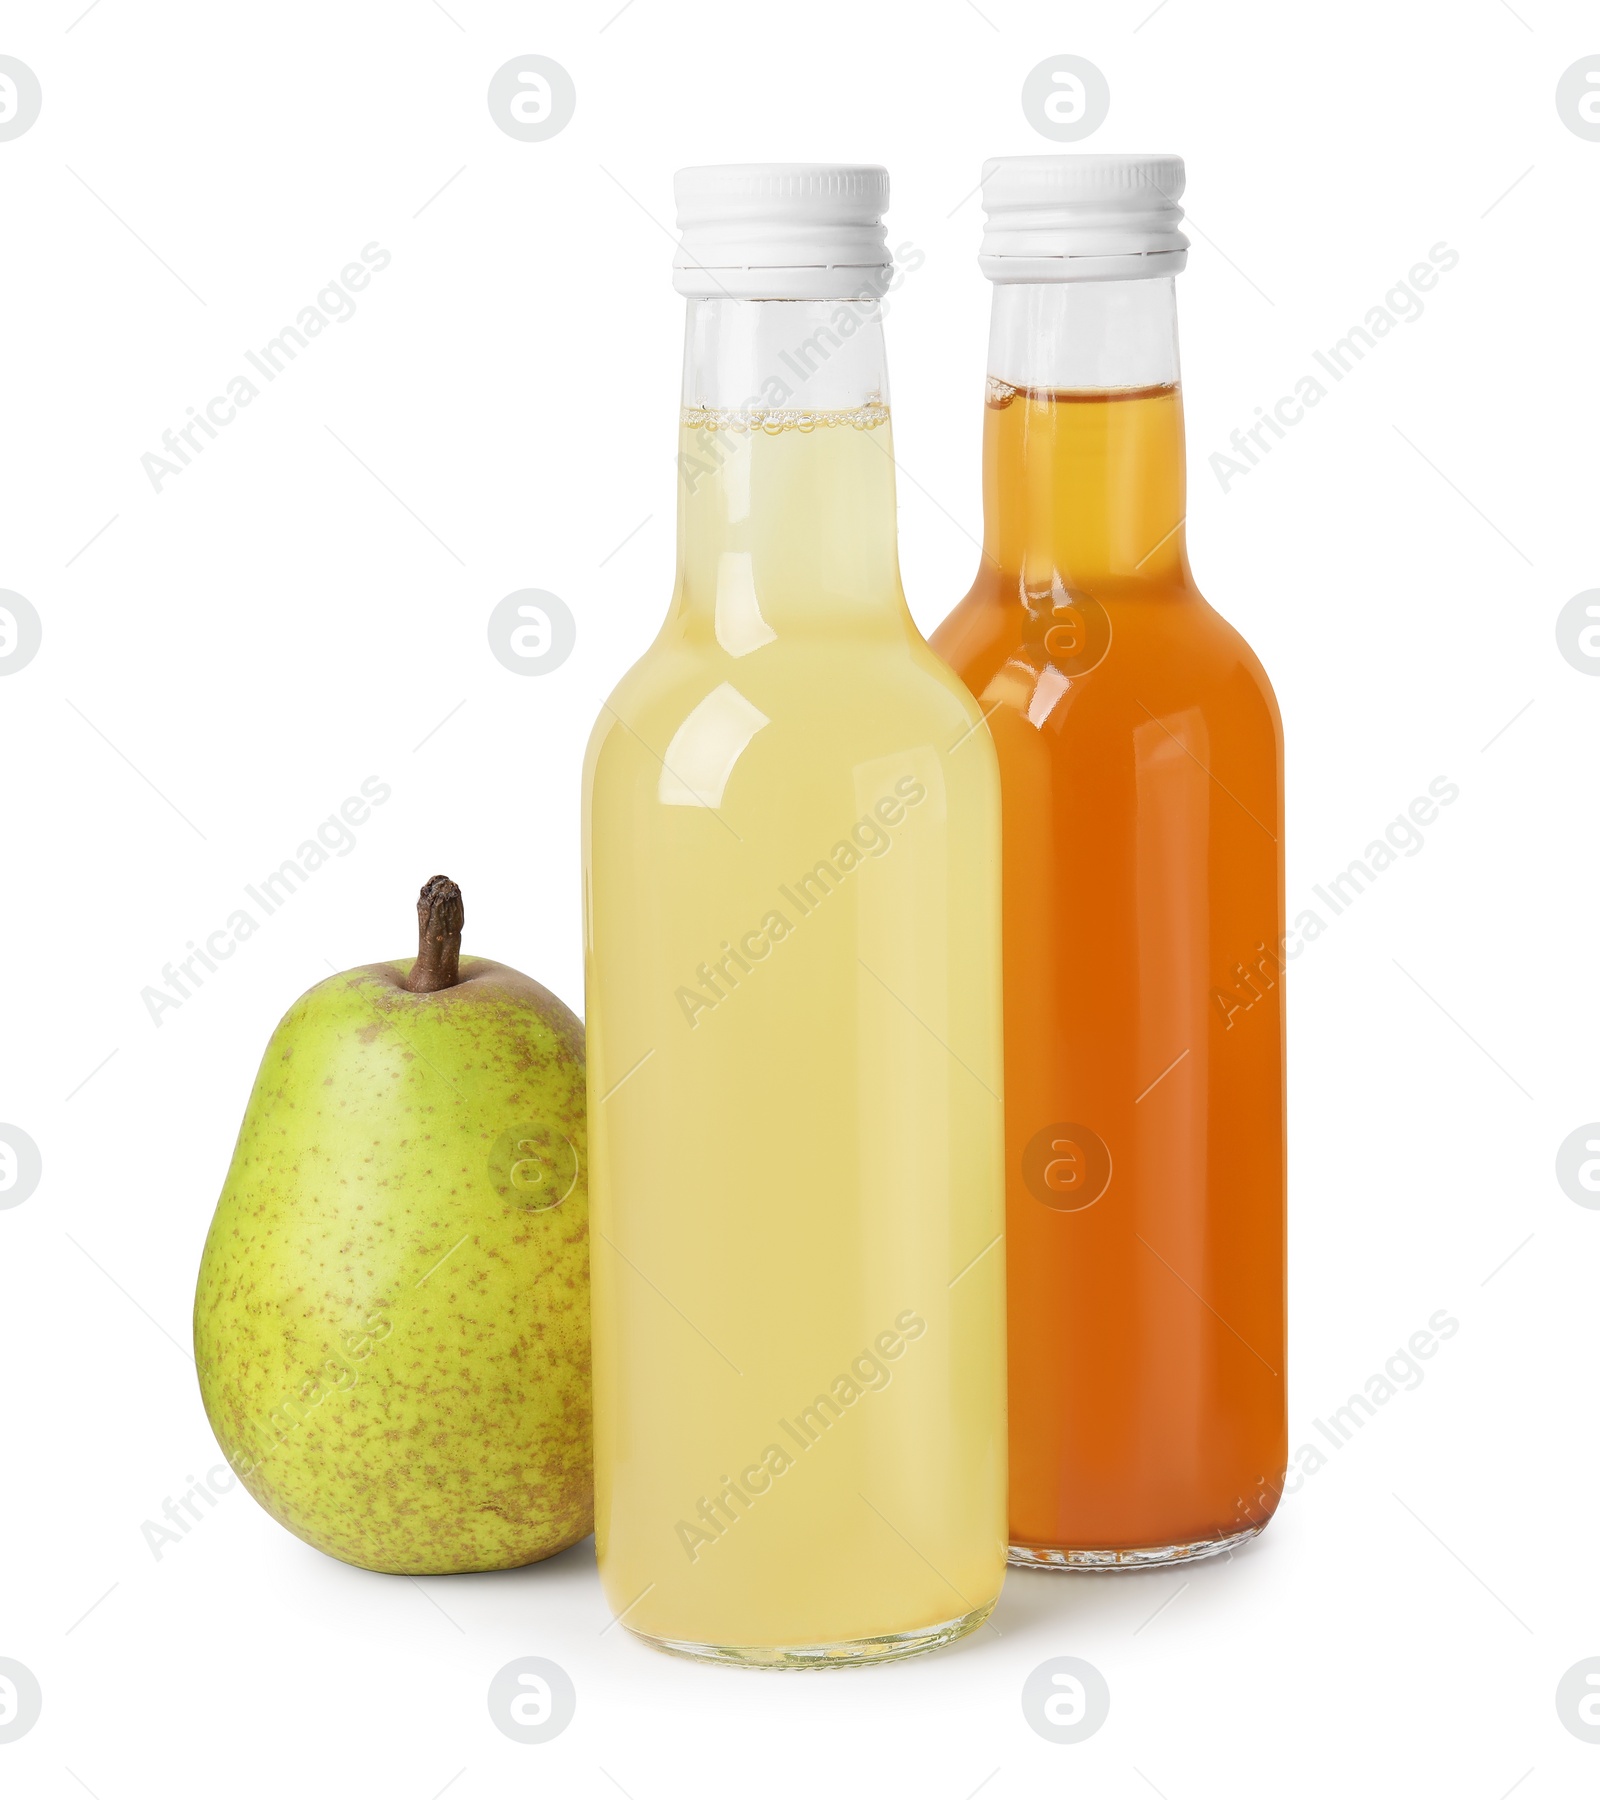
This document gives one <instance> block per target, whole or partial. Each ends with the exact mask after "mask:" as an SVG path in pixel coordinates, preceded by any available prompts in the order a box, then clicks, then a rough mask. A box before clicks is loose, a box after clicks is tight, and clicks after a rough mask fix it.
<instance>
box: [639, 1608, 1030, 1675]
mask: <svg viewBox="0 0 1600 1800" xmlns="http://www.w3.org/2000/svg"><path fill="white" fill-rule="evenodd" d="M998 1598H999V1596H998V1595H996V1597H995V1599H996V1600H998ZM994 1609H995V1600H991V1601H989V1602H988V1604H987V1605H985V1606H979V1607H976V1608H974V1610H973V1611H972V1612H969V1613H963V1614H962V1615H961V1616H960V1617H959V1618H956V1619H946V1620H945V1621H944V1622H943V1623H942V1624H939V1625H927V1626H924V1627H923V1628H922V1629H921V1630H920V1631H896V1632H890V1633H889V1634H888V1635H887V1636H884V1637H866V1638H849V1639H846V1640H844V1641H843V1642H840V1643H835V1644H694V1643H687V1642H684V1641H683V1640H681V1639H679V1638H664V1637H654V1636H652V1635H651V1634H650V1633H649V1632H647V1631H636V1630H634V1628H633V1627H632V1626H631V1625H626V1624H625V1625H624V1629H625V1630H627V1631H628V1632H630V1633H631V1634H632V1635H633V1636H634V1637H636V1638H638V1640H639V1641H640V1643H642V1644H650V1645H652V1646H653V1647H654V1648H655V1649H657V1650H665V1651H666V1652H667V1654H668V1655H669V1656H683V1657H687V1658H688V1659H689V1660H690V1661H691V1662H703V1663H721V1664H722V1665H723V1666H724V1667H726V1668H736V1669H859V1668H864V1667H866V1666H868V1665H869V1664H872V1663H885V1662H899V1661H901V1660H902V1659H903V1658H905V1657H907V1656H921V1655H923V1654H924V1653H925V1652H926V1651H929V1650H937V1649H938V1648H939V1647H940V1645H942V1644H953V1643H954V1642H955V1640H956V1639H957V1638H963V1637H965V1636H966V1635H967V1633H968V1632H969V1631H976V1630H977V1628H978V1627H979V1626H980V1625H981V1624H982V1623H983V1622H984V1620H985V1619H987V1618H988V1616H989V1615H990V1613H992V1612H993V1611H994Z"/></svg>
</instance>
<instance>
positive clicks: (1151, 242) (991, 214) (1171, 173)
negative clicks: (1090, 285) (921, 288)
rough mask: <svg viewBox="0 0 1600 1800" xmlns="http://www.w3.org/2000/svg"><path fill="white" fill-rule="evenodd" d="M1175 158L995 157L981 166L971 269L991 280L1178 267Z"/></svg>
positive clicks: (1183, 254) (1123, 274) (1121, 274)
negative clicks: (980, 219)
mask: <svg viewBox="0 0 1600 1800" xmlns="http://www.w3.org/2000/svg"><path fill="white" fill-rule="evenodd" d="M1182 192H1183V158H1182V157H1181V156H998V157H994V158H992V159H991V160H990V161H988V162H986V163H985V164H984V165H983V209H984V213H985V216H986V220H987V223H986V225H985V229H984V233H983V244H982V246H981V248H980V249H979V252H978V267H979V268H980V269H982V270H983V272H984V274H985V275H987V276H988V277H989V279H990V280H991V281H1136V280H1139V279H1140V278H1141V277H1144V276H1150V275H1176V274H1177V273H1178V272H1179V271H1180V270H1181V269H1182V268H1183V265H1184V263H1185V261H1186V260H1187V258H1188V254H1189V240H1188V239H1187V238H1186V237H1185V236H1184V235H1183V233H1182V232H1181V231H1180V230H1179V229H1178V225H1179V222H1180V221H1181V220H1182V218H1183V208H1182V207H1181V206H1179V204H1178V197H1179V195H1180V194H1182Z"/></svg>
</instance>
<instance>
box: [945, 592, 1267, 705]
mask: <svg viewBox="0 0 1600 1800" xmlns="http://www.w3.org/2000/svg"><path fill="white" fill-rule="evenodd" d="M931 642H932V644H933V646H934V648H935V650H936V651H938V652H939V653H940V654H941V655H943V656H945V657H946V658H948V660H949V661H950V663H951V665H952V667H953V668H954V669H955V670H956V672H957V673H958V674H959V675H960V676H961V678H962V680H963V681H964V682H965V683H966V685H967V686H968V688H969V689H970V690H971V691H972V692H973V694H974V695H975V696H976V697H977V699H978V701H979V703H980V705H982V706H983V707H984V708H985V710H987V708H988V707H989V706H990V705H992V704H995V703H999V704H1002V705H1008V706H1011V707H1013V708H1014V709H1016V710H1019V711H1023V712H1027V713H1030V714H1034V713H1037V711H1038V710H1039V708H1038V702H1039V700H1040V699H1041V698H1048V700H1049V701H1050V703H1051V704H1050V709H1049V710H1051V711H1052V712H1054V711H1055V710H1056V705H1055V702H1056V700H1057V698H1058V697H1060V696H1063V695H1064V694H1070V695H1071V696H1072V698H1073V700H1074V703H1075V704H1074V707H1073V709H1072V710H1074V711H1077V710H1079V709H1080V708H1081V710H1082V712H1083V713H1084V714H1087V715H1096V714H1099V713H1100V712H1101V709H1102V707H1103V706H1106V705H1109V706H1112V707H1115V708H1116V709H1117V710H1126V709H1127V707H1128V706H1130V705H1132V703H1133V702H1135V701H1138V702H1141V703H1142V707H1143V709H1145V710H1158V711H1166V710H1172V709H1178V708H1183V709H1198V710H1199V711H1200V712H1202V713H1205V712H1208V711H1210V710H1212V709H1220V710H1224V711H1226V713H1227V714H1228V715H1229V716H1231V717H1235V718H1238V717H1240V716H1241V715H1249V714H1253V715H1255V716H1256V717H1257V719H1258V720H1259V723H1260V724H1261V725H1262V726H1263V727H1264V728H1267V729H1270V731H1271V732H1272V733H1273V734H1274V735H1275V736H1277V737H1279V738H1280V739H1281V732H1282V722H1281V718H1280V715H1279V711H1278V702H1277V696H1276V694H1275V693H1274V691H1273V687H1272V683H1271V680H1270V678H1269V677H1268V675H1267V672H1266V669H1265V668H1264V667H1263V665H1262V663H1261V659H1260V658H1259V657H1258V656H1257V655H1256V653H1255V651H1254V650H1253V649H1252V648H1251V646H1250V644H1249V642H1248V641H1247V640H1246V639H1245V637H1244V635H1243V633H1242V632H1240V631H1239V630H1238V628H1237V627H1236V626H1234V625H1232V624H1231V623H1230V622H1229V621H1228V620H1227V619H1226V618H1225V617H1224V616H1223V615H1222V614H1221V613H1220V612H1219V611H1218V610H1217V609H1216V607H1214V606H1213V605H1212V604H1211V602H1210V601H1209V600H1207V599H1206V598H1205V597H1204V596H1203V595H1202V594H1201V593H1200V592H1199V590H1198V589H1196V588H1194V587H1193V586H1186V587H1184V588H1181V589H1153V588H1150V589H1144V590H1140V589H1138V588H1133V589H1131V590H1128V591H1124V592H1120V593H1114V592H1106V593H1104V595H1103V597H1089V596H1078V597H1075V600H1074V602H1073V604H1072V605H1070V606H1064V607H1060V608H1058V609H1056V610H1055V611H1053V612H1050V613H1043V614H1040V613H1032V614H1030V612H1029V611H1028V609H1026V608H1025V607H1024V606H1023V605H1022V604H1021V603H1020V602H1019V601H1018V600H1016V599H1015V598H1000V597H997V596H996V594H995V593H994V592H993V591H992V588H990V587H989V586H988V585H987V584H985V583H984V582H983V581H982V580H980V582H979V583H978V584H977V585H975V586H974V588H973V589H972V591H971V592H969V593H968V594H967V595H966V597H965V598H964V599H963V600H962V601H961V602H960V603H959V604H958V605H957V606H956V607H955V608H954V609H953V611H952V612H951V613H950V614H949V615H948V617H947V618H946V619H945V620H944V621H943V623H941V624H940V626H939V627H938V629H937V630H936V631H935V632H934V633H933V636H932V639H931ZM1097 702H1098V704H1097Z"/></svg>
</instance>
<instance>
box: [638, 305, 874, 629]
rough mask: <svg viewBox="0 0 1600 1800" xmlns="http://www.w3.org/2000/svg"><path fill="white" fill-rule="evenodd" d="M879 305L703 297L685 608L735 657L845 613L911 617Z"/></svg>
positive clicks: (686, 434) (694, 318)
mask: <svg viewBox="0 0 1600 1800" xmlns="http://www.w3.org/2000/svg"><path fill="white" fill-rule="evenodd" d="M887 395H888V382H887V377H886V373H885V365H884V348H883V326H882V321H881V315H880V312H879V308H878V304H877V302H876V301H874V300H870V299H867V300H728V299H714V300H691V301H690V302H689V317H688V330H687V335H686V341H685V349H684V368H683V414H682V422H681V425H680V433H679V455H678V473H679V480H678V593H677V602H676V607H675V614H674V616H675V617H681V618H684V619H685V620H687V621H689V622H690V623H691V625H694V624H709V626H710V628H711V629H712V630H713V631H714V633H715V636H716V638H717V640H718V641H719V642H720V643H721V644H722V646H723V648H724V649H726V650H728V651H730V653H732V654H734V655H742V654H744V653H745V651H746V650H749V649H756V648H759V647H760V645H762V644H764V643H767V642H769V641H770V640H771V639H772V638H773V637H775V636H777V635H778V634H779V633H780V632H783V631H785V630H797V629H805V628H806V627H808V626H813V625H816V624H817V623H819V622H821V621H823V620H829V619H836V618H837V617H838V616H839V615H840V614H845V615H854V616H858V617H859V616H865V615H874V614H876V615H880V616H882V617H885V618H887V617H898V615H899V613H900V611H901V609H902V608H903V605H904V602H903V599H902V597H901V591H900V567H899V558H898V553H897V548H896V542H895V489H894V456H893V449H892V444H891V441H890V436H889V412H888V405H887Z"/></svg>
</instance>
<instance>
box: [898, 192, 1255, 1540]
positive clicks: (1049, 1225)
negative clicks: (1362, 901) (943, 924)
mask: <svg viewBox="0 0 1600 1800" xmlns="http://www.w3.org/2000/svg"><path fill="white" fill-rule="evenodd" d="M1182 189H1183V164H1182V163H1181V161H1179V160H1178V159H1177V158H1175V157H1109V156H1042V157H1019V158H1007V159H1002V160H1000V161H998V162H993V163H990V164H989V165H988V167H987V169H986V171H985V196H984V197H985V206H986V208H987V211H988V227H987V233H986V236H985V241H984V255H983V258H982V266H983V269H984V272H985V274H987V275H988V276H989V277H990V278H991V279H992V280H993V281H994V283H995V290H994V314H993V327H992V332H991V339H990V356H989V383H988V393H987V401H986V405H985V409H984V450H983V500H984V550H983V558H982V562H981V565H980V567H979V570H978V574H977V578H976V580H975V581H974V583H973V585H972V589H971V591H970V592H969V593H968V594H967V596H966V598H965V599H964V600H963V601H962V602H961V603H960V605H959V606H957V608H956V609H955V611H954V612H953V613H952V614H951V615H950V617H949V618H948V619H946V621H945V622H944V624H943V625H942V626H941V627H940V628H939V630H938V631H937V632H936V633H935V634H934V637H933V639H932V642H933V645H934V647H935V649H937V650H938V651H939V652H940V654H941V655H943V656H944V658H945V659H946V660H947V661H948V662H949V663H950V664H951V666H952V667H953V668H954V669H955V671H956V673H957V674H958V675H960V676H961V678H962V679H963V680H964V681H965V682H966V684H967V686H968V687H969V688H970V689H971V691H972V693H973V695H974V696H975V697H976V699H977V700H978V702H979V704H980V705H981V707H982V709H983V711H984V713H985V714H986V715H987V717H988V721H989V729H990V732H991V733H992V735H993V738H994V742H995V747H996V749H997V751H998V753H999V760H1000V774H1001V795H1002V816H1003V875H1002V906H1003V915H1004V994H1005V1114H1006V1120H1005V1136H1006V1184H1007V1194H1006V1218H1007V1249H1006V1266H1007V1271H1008V1276H1007V1279H1008V1289H1007V1300H1008V1310H1009V1326H1008V1331H1009V1341H1008V1366H1009V1377H1008V1379H1009V1402H1010V1443H1011V1448H1010V1473H1011V1499H1010V1542H1011V1561H1012V1562H1013V1563H1016V1564H1021V1565H1025V1566H1032V1567H1047V1568H1068V1569H1070V1568H1106V1567H1113V1568H1114V1567H1127V1566H1138V1565H1146V1564H1150V1563H1160V1562H1169V1561H1180V1560H1183V1559H1186V1558H1190V1557H1195V1556H1202V1555H1208V1554H1212V1553H1214V1552H1215V1551H1218V1550H1221V1549H1225V1548H1227V1547H1228V1546H1229V1545H1230V1544H1233V1543H1235V1542H1237V1541H1239V1539H1240V1538H1242V1537H1246V1536H1251V1535H1254V1533H1256V1532H1258V1531H1259V1530H1260V1529H1261V1528H1262V1526H1263V1525H1264V1524H1265V1523H1266V1521H1267V1519H1268V1518H1269V1517H1270V1516H1271V1514H1272V1511H1273V1509H1274V1507H1275V1505H1276V1503H1277V1499H1278V1496H1279V1494H1280V1492H1281V1489H1282V1481H1283V1475H1284V1469H1285V1462H1286V1452H1287V1441H1286V1411H1285V1356H1284V1351H1285V1304H1284V1302H1285V1295H1284V1287H1285V1260H1284V1235H1285V1234H1284V1226H1285V1148H1284V1055H1283V1036H1284V981H1283V967H1282V961H1281V957H1282V948H1283V779H1282V768H1283V742H1282V727H1281V724H1280V721H1279V717H1278V708H1277V703H1276V701H1275V700H1274V698H1273V693H1272V688H1271V686H1270V685H1269V683H1268V681H1267V677H1266V674H1265V672H1264V671H1263V669H1262V667H1261V664H1260V663H1259V662H1258V661H1257V660H1256V657H1255V656H1254V654H1253V653H1252V652H1251V650H1250V647H1249V645H1248V644H1246V643H1245V642H1244V640H1243V639H1242V638H1241V637H1240V635H1239V633H1238V632H1237V631H1235V630H1234V629H1233V627H1232V626H1230V625H1229V624H1228V623H1227V622H1226V620H1224V619H1223V618H1222V617H1221V616H1220V615H1219V614H1218V613H1217V612H1215V611H1214V610H1213V609H1212V607H1211V606H1210V605H1209V604H1208V603H1207V602H1206V600H1205V599H1204V598H1203V597H1202V596H1201V594H1200V592H1199V591H1198V589H1197V588H1196V586H1195V583H1194V578H1193V576H1192V575H1191V574H1190V571H1189V563H1188V558H1187V555H1186V552H1185V548H1184V526H1183V521H1184V507H1185V501H1184V443H1183V408H1182V401H1181V397H1180V392H1179V386H1178V359H1177V336H1176V321H1175V311H1174V280H1173V277H1174V276H1175V274H1176V273H1177V272H1178V271H1179V270H1180V269H1181V268H1182V266H1183V261H1184V255H1185V244H1186V240H1185V239H1184V237H1183V236H1182V234H1181V233H1180V232H1179V230H1178V222H1179V220H1180V219H1181V217H1182V213H1181V211H1180V209H1179V208H1178V206H1177V204H1176V200H1177V196H1178V195H1179V194H1180V193H1181V192H1182Z"/></svg>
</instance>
